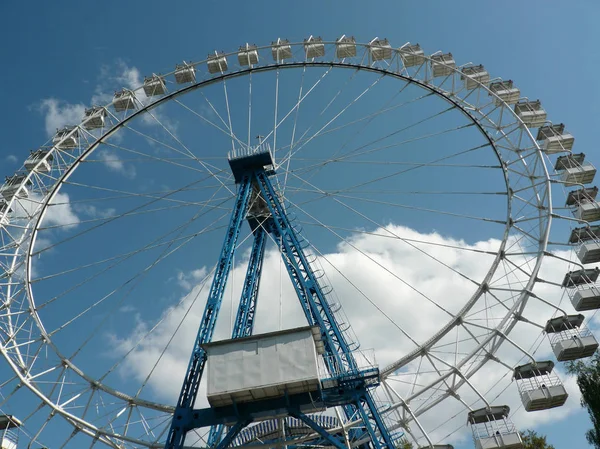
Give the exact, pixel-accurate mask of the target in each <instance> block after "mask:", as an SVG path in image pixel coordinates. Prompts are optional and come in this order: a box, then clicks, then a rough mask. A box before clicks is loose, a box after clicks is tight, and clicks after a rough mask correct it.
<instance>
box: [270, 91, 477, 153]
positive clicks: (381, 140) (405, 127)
mask: <svg viewBox="0 0 600 449" xmlns="http://www.w3.org/2000/svg"><path fill="white" fill-rule="evenodd" d="M407 104H411V102H406V103H403V104H402V106H404V105H407ZM453 109H454V107H449V108H446V109H444V110H442V111H440V112H437V113H434V114H432V115H429V116H427V117H425V118H423V119H420V120H418V121H415V122H413V123H411V124H409V125H406V126H403V127H402V128H400V129H398V130H396V131H392V132H391V133H388V134H386V135H384V136H381V137H378V138H376V139H374V140H371V141H369V142H367V143H365V144H363V145H361V146H360V147H358V148H355V149H353V150H350V151H349V152H348V153H347V154H346V155H345V156H344V155H342V156H343V157H348V156H349V155H353V153H355V152H357V151H359V150H362V149H365V148H368V147H369V146H371V145H374V144H376V143H379V142H383V141H384V140H387V139H389V138H391V137H394V136H397V135H399V134H401V133H403V132H406V131H408V130H410V129H412V128H415V127H417V126H419V125H422V124H424V123H426V122H428V121H430V120H433V119H435V118H438V117H440V116H442V115H444V114H445V113H447V112H449V111H452V110H453ZM468 126H471V125H468ZM315 137H318V136H315ZM392 147H393V146H392ZM292 150H293V147H290V152H289V154H288V156H287V157H286V159H291V158H292V156H293V155H294V154H295V153H296V152H297V151H296V152H293V151H292ZM342 156H337V157H336V158H334V160H335V159H340V158H341V157H342ZM286 159H284V160H283V161H282V162H281V163H280V165H283V163H285V162H287V161H286Z"/></svg>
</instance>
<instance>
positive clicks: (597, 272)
mask: <svg viewBox="0 0 600 449" xmlns="http://www.w3.org/2000/svg"><path fill="white" fill-rule="evenodd" d="M598 276H600V268H598V267H596V268H584V269H581V270H575V271H569V272H568V273H567V274H565V278H564V279H563V282H562V286H563V287H568V288H571V287H576V286H578V285H583V284H589V283H590V282H596V281H597V280H598Z"/></svg>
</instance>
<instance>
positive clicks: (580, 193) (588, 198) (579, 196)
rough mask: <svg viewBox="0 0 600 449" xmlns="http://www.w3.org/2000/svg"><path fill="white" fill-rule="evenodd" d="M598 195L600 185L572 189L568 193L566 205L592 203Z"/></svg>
mask: <svg viewBox="0 0 600 449" xmlns="http://www.w3.org/2000/svg"><path fill="white" fill-rule="evenodd" d="M596 196H598V187H584V188H581V189H577V190H571V191H570V192H569V193H568V194H567V201H566V203H565V205H566V206H578V205H580V204H582V203H592V202H594V200H595V199H596Z"/></svg>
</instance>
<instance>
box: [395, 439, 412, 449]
mask: <svg viewBox="0 0 600 449" xmlns="http://www.w3.org/2000/svg"><path fill="white" fill-rule="evenodd" d="M396 448H397V449H413V444H412V443H411V442H410V441H408V440H407V439H406V438H402V439H401V440H400V441H399V442H398V443H397V444H396Z"/></svg>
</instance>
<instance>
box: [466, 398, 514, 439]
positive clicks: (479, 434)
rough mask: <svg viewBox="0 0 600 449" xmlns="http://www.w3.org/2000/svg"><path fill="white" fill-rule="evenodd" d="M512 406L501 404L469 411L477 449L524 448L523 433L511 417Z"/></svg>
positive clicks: (469, 421)
mask: <svg viewBox="0 0 600 449" xmlns="http://www.w3.org/2000/svg"><path fill="white" fill-rule="evenodd" d="M509 413H510V408H509V407H508V405H501V406H495V407H489V408H482V409H479V410H473V411H472V412H469V417H468V421H467V422H468V423H469V424H470V425H471V430H472V431H473V440H474V442H475V448H476V449H522V448H523V441H522V440H521V434H520V433H519V432H518V431H517V429H516V428H515V425H514V424H513V423H512V421H511V420H510V418H509Z"/></svg>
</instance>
